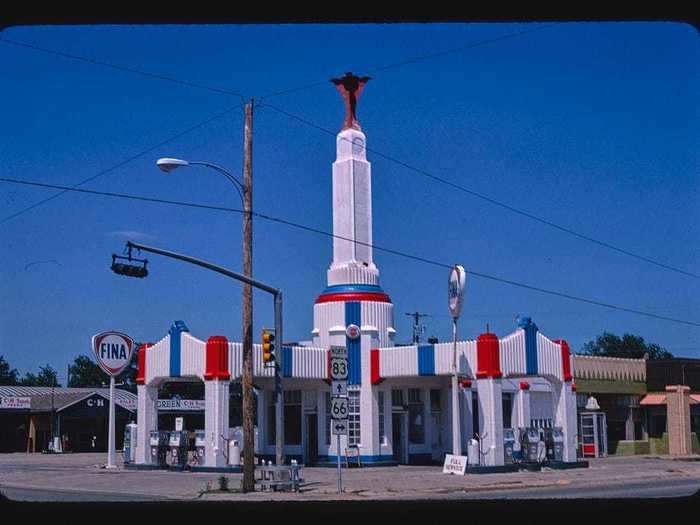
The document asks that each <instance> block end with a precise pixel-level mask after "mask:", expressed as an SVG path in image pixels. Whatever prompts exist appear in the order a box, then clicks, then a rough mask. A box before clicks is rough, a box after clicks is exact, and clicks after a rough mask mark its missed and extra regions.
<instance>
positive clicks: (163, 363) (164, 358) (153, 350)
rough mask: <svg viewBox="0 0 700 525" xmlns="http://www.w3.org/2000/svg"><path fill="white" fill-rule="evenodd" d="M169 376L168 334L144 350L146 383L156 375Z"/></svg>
mask: <svg viewBox="0 0 700 525" xmlns="http://www.w3.org/2000/svg"><path fill="white" fill-rule="evenodd" d="M169 376H170V336H169V335H166V336H165V337H164V338H163V339H161V340H160V341H158V342H157V343H156V344H154V345H153V346H151V347H150V348H149V349H148V350H146V378H145V381H146V384H148V383H150V382H151V381H152V380H153V379H155V378H157V377H169Z"/></svg>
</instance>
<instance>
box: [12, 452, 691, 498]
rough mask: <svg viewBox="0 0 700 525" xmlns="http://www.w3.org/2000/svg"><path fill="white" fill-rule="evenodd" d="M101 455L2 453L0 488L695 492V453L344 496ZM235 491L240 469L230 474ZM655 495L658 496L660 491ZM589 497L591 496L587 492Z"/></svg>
mask: <svg viewBox="0 0 700 525" xmlns="http://www.w3.org/2000/svg"><path fill="white" fill-rule="evenodd" d="M105 459H106V458H105V455H104V454H64V455H47V454H22V453H17V454H3V455H0V491H2V492H3V493H5V494H7V495H8V496H9V497H11V498H14V499H27V500H33V499H35V500H47V499H48V500H61V501H70V500H74V501H85V500H99V501H110V500H112V501H117V500H129V499H132V500H135V501H137V500H221V499H230V500H244V499H245V500H289V499H293V500H304V501H307V500H328V499H337V498H341V499H350V500H384V499H425V498H448V499H452V498H493V497H498V498H507V497H516V495H517V497H546V498H551V497H558V495H559V494H561V495H562V497H576V496H580V497H596V496H593V495H594V494H603V495H610V496H611V497H621V496H624V497H635V496H638V497H654V496H682V495H688V494H691V493H693V492H694V491H695V490H697V489H700V461H699V460H700V457H698V456H695V457H687V458H676V459H673V458H670V457H653V456H633V457H610V458H603V459H595V460H591V461H590V467H589V468H580V469H571V470H550V469H546V468H545V469H543V470H542V471H541V472H525V471H521V472H516V473H508V474H468V475H466V476H458V475H447V474H442V468H441V467H438V466H429V467H426V466H399V467H383V468H382V467H373V468H372V467H370V468H360V469H355V468H352V469H345V468H344V469H343V470H342V477H343V488H344V492H343V494H342V495H338V493H337V471H336V470H335V469H333V468H304V469H303V471H302V477H303V479H304V483H303V484H302V490H301V491H300V492H299V493H288V492H259V491H258V492H255V493H249V494H239V493H227V494H219V493H205V494H202V491H203V489H204V488H205V486H206V485H207V483H209V485H210V486H211V488H214V489H215V488H217V487H218V478H219V477H220V476H221V474H216V473H196V472H174V471H173V472H170V471H140V470H139V471H137V470H127V469H124V468H123V467H122V465H121V463H119V468H117V469H113V470H106V469H104V468H102V466H103V465H104V462H105ZM226 477H227V478H228V480H229V486H230V487H231V488H232V489H237V488H239V487H240V480H241V478H242V474H227V475H226ZM657 493H658V494H657ZM591 494H593V495H591Z"/></svg>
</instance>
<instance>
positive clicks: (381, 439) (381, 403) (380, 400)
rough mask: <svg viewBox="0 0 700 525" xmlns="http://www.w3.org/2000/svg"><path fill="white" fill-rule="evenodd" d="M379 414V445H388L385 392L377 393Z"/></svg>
mask: <svg viewBox="0 0 700 525" xmlns="http://www.w3.org/2000/svg"><path fill="white" fill-rule="evenodd" d="M377 408H378V410H377V414H378V417H379V443H381V444H382V445H384V444H385V443H386V432H385V430H384V392H382V391H381V390H380V391H379V392H377Z"/></svg>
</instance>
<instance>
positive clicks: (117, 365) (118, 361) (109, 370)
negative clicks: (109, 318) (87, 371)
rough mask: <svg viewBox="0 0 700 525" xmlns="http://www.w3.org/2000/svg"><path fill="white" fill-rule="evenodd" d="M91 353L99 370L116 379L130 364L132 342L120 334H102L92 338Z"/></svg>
mask: <svg viewBox="0 0 700 525" xmlns="http://www.w3.org/2000/svg"><path fill="white" fill-rule="evenodd" d="M92 351H93V353H94V354H95V359H96V360H97V364H98V365H100V368H101V369H102V370H103V371H104V372H105V373H106V374H107V375H110V376H113V377H116V376H118V375H119V374H121V373H122V371H123V370H124V369H125V368H126V367H127V366H128V365H129V363H130V362H131V354H133V352H134V340H133V339H131V337H129V336H128V335H126V334H122V333H121V332H102V333H101V334H97V335H94V336H93V337H92Z"/></svg>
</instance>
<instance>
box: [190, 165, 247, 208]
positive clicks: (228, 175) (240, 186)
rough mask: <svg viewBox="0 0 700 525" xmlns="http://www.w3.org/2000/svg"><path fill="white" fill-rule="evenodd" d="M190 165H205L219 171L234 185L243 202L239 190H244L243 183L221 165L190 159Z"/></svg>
mask: <svg viewBox="0 0 700 525" xmlns="http://www.w3.org/2000/svg"><path fill="white" fill-rule="evenodd" d="M189 164H190V165H191V166H205V167H207V168H211V169H213V170H215V171H218V172H219V173H221V174H222V175H223V176H225V177H226V178H227V179H228V180H229V181H231V183H232V184H233V185H234V186H235V187H236V191H238V196H239V197H240V198H241V203H243V202H245V201H244V200H243V193H241V191H245V189H244V188H243V184H242V183H241V181H239V180H238V179H237V178H236V177H234V176H233V175H232V174H231V173H230V172H228V171H227V170H225V169H224V168H222V167H221V166H219V165H217V164H212V163H211V162H204V161H192V162H189Z"/></svg>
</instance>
